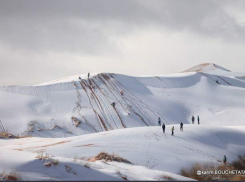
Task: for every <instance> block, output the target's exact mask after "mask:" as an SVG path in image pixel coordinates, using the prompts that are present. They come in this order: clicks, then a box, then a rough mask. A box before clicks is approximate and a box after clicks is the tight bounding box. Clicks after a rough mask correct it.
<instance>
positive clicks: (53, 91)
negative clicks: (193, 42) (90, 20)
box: [0, 65, 245, 137]
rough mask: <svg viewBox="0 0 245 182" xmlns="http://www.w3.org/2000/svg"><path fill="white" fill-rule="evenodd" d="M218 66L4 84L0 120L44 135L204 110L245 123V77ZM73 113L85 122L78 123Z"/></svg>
mask: <svg viewBox="0 0 245 182" xmlns="http://www.w3.org/2000/svg"><path fill="white" fill-rule="evenodd" d="M215 68H216V69H215V70H213V71H214V72H215V74H211V72H209V73H206V72H205V71H204V72H185V73H179V74H174V75H161V76H142V77H139V76H137V77H136V76H127V75H120V74H109V73H96V74H91V78H90V79H89V80H88V79H87V75H80V76H81V78H82V79H81V80H79V79H78V77H79V76H74V77H69V78H65V79H60V80H55V81H51V82H47V83H44V84H39V85H35V86H9V87H0V101H1V105H0V119H1V121H2V123H3V124H4V126H5V128H6V129H7V130H8V131H9V132H10V133H12V134H15V135H17V134H20V135H32V136H39V137H69V136H77V135H82V134H88V133H95V132H99V131H109V130H115V129H122V128H131V127H141V126H156V125H157V118H158V117H159V116H160V117H161V119H162V121H163V122H165V123H166V124H178V123H180V122H181V121H182V122H183V123H185V124H187V123H190V122H191V120H190V118H191V116H192V115H194V116H195V117H196V116H197V115H199V116H200V118H201V123H202V124H206V125H220V126H231V125H232V126H234V125H238V126H239V125H244V121H243V120H242V118H244V116H245V112H244V111H245V97H244V96H245V81H244V80H242V79H238V78H236V77H234V76H220V75H216V71H217V70H219V71H220V70H221V71H222V72H224V71H225V72H228V71H227V70H225V69H221V68H220V67H218V66H217V65H216V67H215ZM244 75H245V74H244ZM217 80H218V81H219V83H220V84H217V83H216V81H217ZM120 91H124V94H123V96H122V95H121V94H120ZM112 102H115V103H116V105H115V108H114V107H113V106H112V105H111V103H112ZM72 117H75V118H76V119H77V120H79V121H80V122H81V124H80V125H79V126H78V127H76V126H75V125H74V121H73V120H72Z"/></svg>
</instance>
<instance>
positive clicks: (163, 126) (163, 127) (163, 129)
mask: <svg viewBox="0 0 245 182" xmlns="http://www.w3.org/2000/svg"><path fill="white" fill-rule="evenodd" d="M162 131H163V133H165V123H163V124H162Z"/></svg>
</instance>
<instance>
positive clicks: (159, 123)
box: [158, 117, 161, 126]
mask: <svg viewBox="0 0 245 182" xmlns="http://www.w3.org/2000/svg"><path fill="white" fill-rule="evenodd" d="M158 126H161V118H160V117H159V118H158Z"/></svg>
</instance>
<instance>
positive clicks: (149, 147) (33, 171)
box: [0, 124, 245, 180]
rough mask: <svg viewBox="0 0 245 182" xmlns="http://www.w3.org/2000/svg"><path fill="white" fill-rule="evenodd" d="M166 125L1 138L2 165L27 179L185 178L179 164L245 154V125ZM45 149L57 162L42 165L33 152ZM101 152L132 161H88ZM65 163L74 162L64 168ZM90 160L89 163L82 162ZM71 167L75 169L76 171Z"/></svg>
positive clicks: (189, 164)
mask: <svg viewBox="0 0 245 182" xmlns="http://www.w3.org/2000/svg"><path fill="white" fill-rule="evenodd" d="M171 127H172V126H170V125H169V126H167V128H166V133H165V134H163V133H162V129H161V127H160V126H154V127H137V128H127V129H120V130H113V131H108V132H99V133H95V134H88V135H83V136H76V137H69V138H59V139H58V138H24V139H14V140H10V141H9V140H2V141H1V140H0V147H1V155H0V160H1V164H3V165H0V170H2V169H3V168H5V170H15V171H19V172H21V174H22V176H27V177H28V178H29V179H36V180H43V179H49V180H50V179H53V180H55V179H56V180H57V179H58V180H61V179H62V180H65V179H67V180H122V176H124V177H126V178H127V179H128V180H173V179H174V180H188V179H187V178H184V177H181V176H178V174H179V172H180V170H181V169H182V168H187V167H189V166H191V165H192V164H193V163H196V162H198V163H201V164H202V163H207V162H211V163H214V164H215V163H218V164H220V163H221V161H222V158H223V155H226V156H227V160H228V163H230V162H231V161H233V160H234V159H237V157H238V155H242V154H245V146H244V143H245V127H244V126H239V127H214V126H212V127H210V126H205V125H192V124H188V125H184V131H183V132H182V131H179V125H174V127H175V134H174V136H172V135H171V131H170V130H171ZM41 150H43V151H45V152H46V153H48V154H49V155H50V156H52V158H53V159H58V160H59V164H58V165H57V166H54V165H52V166H51V167H50V168H47V167H45V166H43V164H44V163H45V161H41V160H39V159H37V158H36V156H37V153H38V151H41ZM100 152H107V153H108V154H113V153H114V154H118V155H119V156H120V157H123V158H125V159H127V160H129V161H130V162H132V164H125V163H119V162H103V161H96V162H88V161H86V160H87V159H89V158H91V157H94V156H95V155H97V154H98V153H100ZM66 166H69V167H71V168H72V170H69V171H67V170H66V168H67V167H66ZM85 166H89V168H88V167H87V168H86V167H85ZM71 171H73V172H74V171H75V172H76V174H75V175H74V174H73V173H71Z"/></svg>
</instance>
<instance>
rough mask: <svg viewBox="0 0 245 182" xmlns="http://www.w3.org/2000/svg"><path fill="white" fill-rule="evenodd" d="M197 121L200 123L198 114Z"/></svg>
mask: <svg viewBox="0 0 245 182" xmlns="http://www.w3.org/2000/svg"><path fill="white" fill-rule="evenodd" d="M197 122H198V124H200V118H199V116H197Z"/></svg>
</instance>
